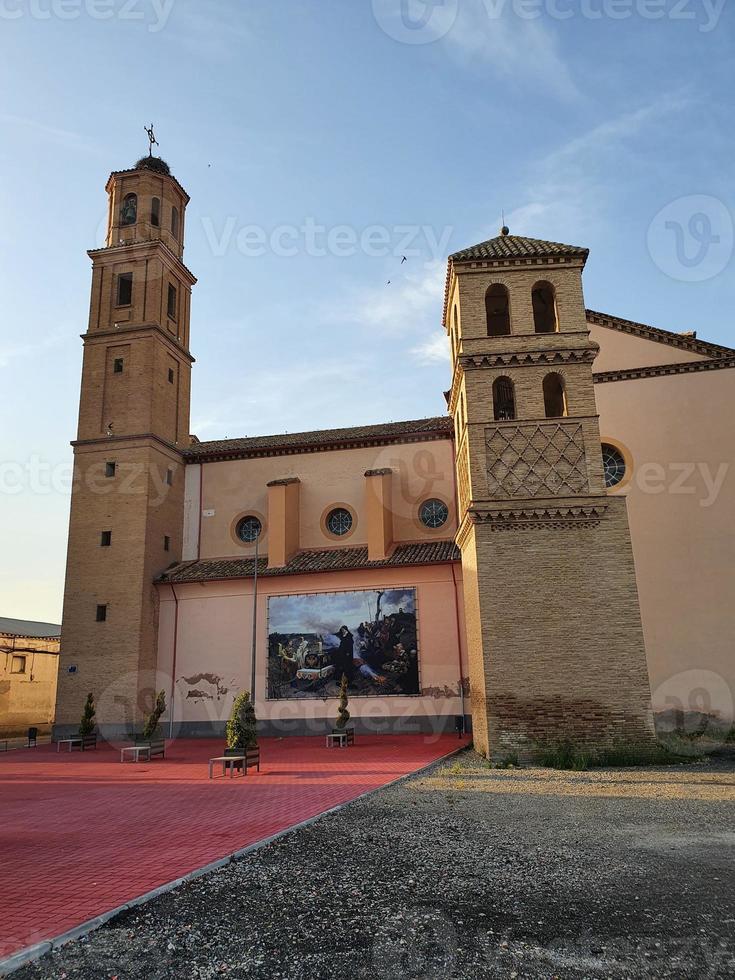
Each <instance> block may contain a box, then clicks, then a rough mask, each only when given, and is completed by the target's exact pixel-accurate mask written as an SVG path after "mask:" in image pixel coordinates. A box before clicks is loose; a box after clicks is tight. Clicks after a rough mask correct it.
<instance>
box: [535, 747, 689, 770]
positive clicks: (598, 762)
mask: <svg viewBox="0 0 735 980" xmlns="http://www.w3.org/2000/svg"><path fill="white" fill-rule="evenodd" d="M693 755H694V753H693V752H692V750H691V749H689V750H688V751H686V752H684V751H681V750H680V751H676V749H675V748H674V747H673V746H668V745H663V744H661V743H659V742H654V743H653V744H650V745H649V744H636V743H634V742H618V743H614V744H612V745H608V746H602V747H600V748H594V747H591V746H585V745H577V744H576V743H575V742H572V741H571V740H569V739H567V740H563V741H561V742H555V743H547V744H543V745H539V746H537V748H536V752H535V759H536V761H537V762H538V763H539V764H540V765H541V766H544V767H545V768H547V769H569V770H573V771H575V772H584V771H586V770H587V769H593V768H594V769H604V768H617V767H625V766H665V765H676V764H680V763H684V762H690V761H691V760H692V757H693Z"/></svg>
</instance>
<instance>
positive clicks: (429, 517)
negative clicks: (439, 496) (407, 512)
mask: <svg viewBox="0 0 735 980" xmlns="http://www.w3.org/2000/svg"><path fill="white" fill-rule="evenodd" d="M419 520H420V521H421V523H422V524H423V525H424V527H431V528H437V527H442V526H443V525H444V524H446V523H447V521H448V520H449V508H448V507H447V505H446V504H445V503H444V501H443V500H425V501H424V502H423V504H421V508H420V509H419Z"/></svg>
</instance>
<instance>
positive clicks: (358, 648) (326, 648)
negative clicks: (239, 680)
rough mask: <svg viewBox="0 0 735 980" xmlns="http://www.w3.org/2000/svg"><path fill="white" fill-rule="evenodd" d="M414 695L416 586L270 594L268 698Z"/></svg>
mask: <svg viewBox="0 0 735 980" xmlns="http://www.w3.org/2000/svg"><path fill="white" fill-rule="evenodd" d="M343 674H346V675H347V680H348V683H349V688H348V689H349V692H350V694H351V695H352V696H353V697H354V696H358V697H359V696H367V697H370V696H372V697H375V696H385V695H390V694H404V695H405V694H419V693H420V692H419V663H418V644H417V636H416V590H415V589H381V590H378V589H370V590H365V591H361V592H327V593H318V594H316V595H284V596H271V597H270V598H269V600H268V697H269V698H275V699H284V698H332V697H337V695H338V693H339V685H340V681H341V679H342V675H343Z"/></svg>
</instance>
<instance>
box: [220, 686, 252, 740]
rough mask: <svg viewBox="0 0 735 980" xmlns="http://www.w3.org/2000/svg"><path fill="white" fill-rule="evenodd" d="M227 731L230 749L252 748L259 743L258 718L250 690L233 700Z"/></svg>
mask: <svg viewBox="0 0 735 980" xmlns="http://www.w3.org/2000/svg"><path fill="white" fill-rule="evenodd" d="M226 732H227V748H228V749H252V748H255V746H256V745H257V744H258V734H257V719H256V717H255V708H254V706H253V704H252V702H251V700H250V692H249V691H243V692H242V694H238V696H237V697H236V698H235V700H234V701H233V702H232V710H231V711H230V717H229V718H228V719H227V729H226Z"/></svg>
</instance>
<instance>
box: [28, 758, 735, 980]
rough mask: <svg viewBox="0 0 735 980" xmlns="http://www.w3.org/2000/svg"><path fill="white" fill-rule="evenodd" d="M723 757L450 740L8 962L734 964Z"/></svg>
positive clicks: (576, 968)
mask: <svg viewBox="0 0 735 980" xmlns="http://www.w3.org/2000/svg"><path fill="white" fill-rule="evenodd" d="M733 802H735V759H722V758H721V759H719V760H714V761H713V760H709V761H707V762H704V763H692V764H688V765H686V766H683V767H681V766H677V767H662V768H649V769H643V770H641V769H635V770H634V769H619V770H600V771H595V772H588V773H566V772H564V773H562V772H556V771H551V770H544V769H515V770H495V769H490V768H489V767H488V765H487V763H485V762H484V761H483V760H482V759H481V758H479V757H478V756H477V755H475V754H474V753H473V752H472V751H467V752H465V753H463V754H462V755H461V756H458V757H457V758H456V760H453V761H451V762H449V763H444V764H442V765H439V766H438V767H435V768H434V769H433V770H430V771H428V772H426V773H424V774H422V775H420V776H415V777H413V778H412V779H409V780H407V781H405V782H403V783H401V784H398V785H396V786H393V787H390V788H388V789H386V790H382V791H380V792H378V793H374V794H373V795H371V796H370V797H368V798H366V799H364V800H362V801H359V802H357V803H353V804H351V805H349V806H348V807H346V808H345V809H343V810H341V811H340V812H338V813H335V814H331V815H328V816H326V817H323V818H322V819H320V820H318V821H317V822H316V823H314V824H312V825H310V826H309V827H306V828H305V829H302V830H297V831H293V832H291V833H290V834H288V835H286V836H285V837H282V838H281V839H279V840H278V841H276V842H275V843H273V844H270V845H268V846H267V847H264V848H262V849H260V850H258V851H255V852H253V853H252V854H251V855H249V856H248V857H246V858H244V859H242V860H240V861H237V862H236V863H233V864H231V865H229V866H228V867H227V868H225V869H223V870H221V871H217V872H214V873H212V874H210V875H207V876H205V877H202V878H200V879H198V880H196V881H194V882H192V883H191V884H189V885H186V886H184V887H181V888H179V889H177V890H176V891H174V892H171V893H170V894H168V895H165V896H163V897H161V898H159V899H156V900H154V901H152V902H150V903H148V904H146V905H145V906H141V907H140V908H138V909H137V910H135V911H128V912H125V913H123V914H122V915H120V916H118V917H117V918H116V919H115V920H113V921H111V922H110V923H108V924H107V925H106V926H104V927H103V928H102V929H100V930H99V931H97V932H95V933H93V934H91V935H90V936H89V937H88V938H87V939H85V940H81V941H77V942H74V943H71V944H69V945H67V946H65V947H64V948H63V949H61V950H59V951H57V952H55V953H52V954H50V955H48V956H46V957H44V958H43V959H42V960H40V961H39V962H37V963H36V964H33V965H28V966H26V967H24V968H22V969H21V970H20V971H18V972H17V973H15V974H13V976H14V978H15V980H31V978H38V977H44V978H55V980H56V978H68V980H76V978H85V980H87V978H89V980H92V978H94V980H103V978H117V980H132V978H136V980H137V978H146V980H164V978H165V980H169V978H181V980H189V978H198V980H204V978H211V977H217V978H221V977H226V978H244V977H262V978H269V980H271V978H288V980H297V978H319V980H331V978H339V980H352V978H368V977H369V978H375V977H377V978H379V980H392V978H394V977H395V978H401V980H407V978H418V977H432V978H433V977H442V978H450V977H451V978H465V977H466V978H470V977H471V978H477V977H496V976H497V977H511V978H512V977H547V978H551V977H560V978H564V980H567V978H572V980H573V978H582V977H590V978H595V977H613V978H617V977H675V978H677V980H682V978H689V977H691V978H694V977H696V978H711V977H728V976H735V940H734V938H733V926H734V925H735V889H734V888H733V881H734V879H733V866H734V864H735V828H734V826H733V812H734V808H733Z"/></svg>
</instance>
